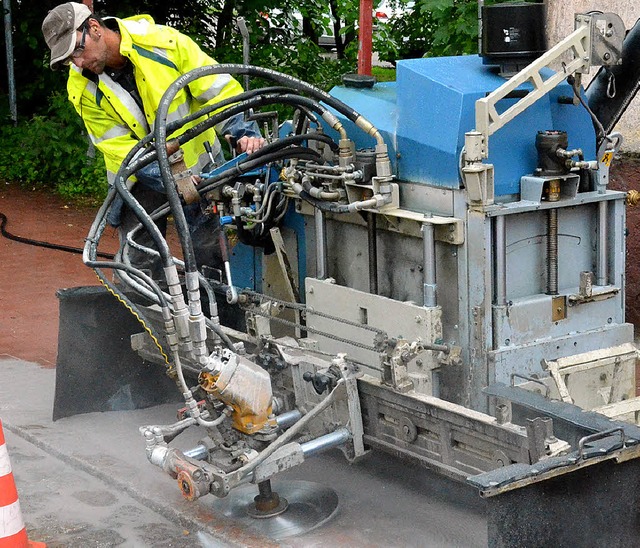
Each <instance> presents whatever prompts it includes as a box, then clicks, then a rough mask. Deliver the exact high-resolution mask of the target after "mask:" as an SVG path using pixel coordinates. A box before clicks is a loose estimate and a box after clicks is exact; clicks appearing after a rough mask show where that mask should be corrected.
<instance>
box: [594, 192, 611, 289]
mask: <svg viewBox="0 0 640 548" xmlns="http://www.w3.org/2000/svg"><path fill="white" fill-rule="evenodd" d="M607 203H608V202H606V201H605V200H603V201H601V202H599V203H598V248H597V251H596V253H597V262H596V284H597V285H607V283H608V282H609V272H608V268H607V254H608V253H607Z"/></svg>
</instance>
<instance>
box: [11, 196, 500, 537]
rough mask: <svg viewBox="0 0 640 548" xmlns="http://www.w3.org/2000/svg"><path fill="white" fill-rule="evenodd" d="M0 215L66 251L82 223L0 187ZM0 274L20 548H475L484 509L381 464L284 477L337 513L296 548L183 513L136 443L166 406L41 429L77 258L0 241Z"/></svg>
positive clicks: (443, 485) (77, 212) (325, 461)
mask: <svg viewBox="0 0 640 548" xmlns="http://www.w3.org/2000/svg"><path fill="white" fill-rule="evenodd" d="M0 212H2V213H4V214H6V215H7V216H8V220H9V222H8V226H7V229H8V230H9V231H10V232H13V233H15V234H17V235H19V236H23V237H29V238H34V239H37V240H46V241H52V242H57V243H62V244H64V245H68V246H77V247H81V246H82V244H83V239H84V237H85V235H86V232H87V229H88V227H89V225H90V223H91V221H92V220H93V216H94V209H92V208H79V207H77V206H73V207H70V205H69V204H66V203H65V202H64V201H62V200H60V199H57V198H55V197H52V196H49V195H47V194H43V193H38V192H25V191H22V190H19V189H17V188H15V187H13V186H10V185H4V184H3V186H2V187H0ZM105 239H106V246H105V248H104V249H101V250H103V251H113V250H115V247H116V245H117V236H116V235H115V233H111V234H107V237H106V238H105ZM0 261H1V262H0V309H2V311H3V313H2V314H1V315H0V419H1V420H2V421H3V422H4V432H5V436H6V438H7V448H8V451H9V456H10V459H11V461H12V466H13V472H14V475H15V478H16V484H17V487H18V491H19V495H20V503H21V506H22V511H23V517H24V520H25V522H26V523H27V527H28V531H29V534H30V537H31V538H32V539H33V540H41V541H45V542H47V543H48V544H49V546H53V547H63V546H64V547H66V546H69V547H80V548H85V547H91V546H94V547H110V546H133V547H147V546H149V547H151V546H153V547H156V546H167V547H168V546H173V547H181V546H185V547H186V546H190V547H191V546H199V545H200V546H207V547H208V546H256V547H258V546H259V547H263V546H271V545H282V546H292V547H303V546H304V547H307V546H318V547H319V546H349V547H359V546H368V547H378V546H380V547H382V546H384V547H394V546H398V547H400V546H403V547H404V546H469V547H473V546H485V545H486V542H487V532H486V520H485V517H484V504H483V502H482V501H481V500H480V499H479V497H478V495H477V494H476V492H475V491H474V490H472V489H470V488H468V487H467V486H465V485H460V484H456V483H452V482H450V481H448V480H445V479H443V478H441V477H439V476H437V475H435V474H431V473H429V472H428V471H425V470H423V469H421V468H417V467H414V466H411V465H407V464H404V463H402V462H398V461H396V460H394V459H392V458H391V457H389V456H386V455H384V454H380V453H373V454H370V455H368V456H367V457H366V458H365V459H363V461H362V462H359V463H356V464H353V465H349V464H348V463H347V462H346V461H345V460H344V458H343V457H342V455H341V453H339V452H335V453H328V454H325V455H323V456H321V457H318V458H316V459H312V460H310V461H309V462H307V463H305V464H304V465H302V466H300V467H298V468H296V469H295V470H293V471H291V472H290V473H289V474H286V475H284V476H283V481H298V482H299V481H303V480H304V481H310V482H315V483H318V484H321V485H325V486H330V487H331V488H333V489H334V490H335V491H336V492H337V494H338V497H339V500H340V506H339V510H338V512H337V514H336V515H335V516H334V517H333V518H332V519H331V520H330V521H329V522H328V523H326V524H324V525H323V526H322V527H320V528H318V529H316V530H315V531H313V532H310V533H307V534H305V535H302V536H298V537H294V538H287V539H285V540H280V541H278V542H276V541H274V540H272V539H270V538H268V537H265V536H264V535H262V534H260V533H259V532H258V531H256V529H255V526H253V527H252V526H251V525H249V526H248V525H246V524H245V523H242V522H239V521H234V520H230V519H228V518H225V517H224V515H223V514H224V506H221V504H222V505H224V504H225V502H224V501H222V502H220V501H218V499H215V498H213V497H205V498H203V499H200V500H199V501H197V502H195V503H188V502H187V501H185V500H183V498H182V496H181V495H180V493H179V491H178V489H177V486H176V485H175V482H174V481H173V480H172V479H171V478H170V477H169V476H167V475H165V474H164V473H162V472H161V471H160V470H159V469H156V468H155V467H153V466H152V465H151V464H149V463H148V461H147V460H146V457H145V453H144V445H143V442H142V438H141V437H140V435H139V433H138V427H139V426H140V425H143V424H149V423H154V424H157V423H168V422H173V419H174V416H175V406H173V405H163V406H159V407H152V408H148V409H144V410H136V411H119V412H108V413H91V414H85V415H78V416H75V417H70V418H66V419H61V420H58V421H56V422H53V421H52V420H51V413H52V405H53V403H52V402H53V394H54V386H55V374H56V372H55V370H54V369H53V367H55V363H56V355H57V334H58V300H57V298H56V296H55V294H56V291H57V290H58V289H60V288H65V287H74V286H81V285H96V283H97V282H96V278H95V276H94V275H93V273H92V272H91V271H90V270H89V269H88V268H86V267H85V266H84V265H83V264H82V262H81V259H80V256H79V255H73V254H69V253H63V252H60V251H53V250H50V249H44V248H38V247H32V246H28V245H25V244H21V243H17V242H13V241H10V240H7V239H6V238H2V237H0ZM96 382H99V381H98V380H96ZM178 440H180V438H178ZM196 441H197V438H194V439H185V440H182V442H181V443H182V444H184V448H185V449H186V448H188V447H192V446H193V445H194V444H195V443H196ZM274 485H275V486H276V487H277V485H278V484H277V483H276V482H274Z"/></svg>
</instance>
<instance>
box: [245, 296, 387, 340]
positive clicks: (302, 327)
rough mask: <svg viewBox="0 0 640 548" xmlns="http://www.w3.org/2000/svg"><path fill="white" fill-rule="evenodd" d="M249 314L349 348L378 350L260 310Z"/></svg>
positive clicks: (254, 310)
mask: <svg viewBox="0 0 640 548" xmlns="http://www.w3.org/2000/svg"><path fill="white" fill-rule="evenodd" d="M268 298H269V299H270V298H271V297H268ZM274 301H275V299H274ZM289 304H291V303H289ZM251 313H252V314H255V315H257V316H263V317H266V318H269V319H271V320H273V321H275V322H278V323H281V324H284V325H288V326H290V327H295V328H298V329H300V330H301V331H306V332H307V333H315V334H316V335H322V336H323V337H327V338H328V339H333V340H334V341H338V342H342V343H345V344H349V345H351V346H355V347H356V348H363V349H364V350H371V351H373V352H378V350H377V349H376V347H375V346H371V345H368V344H364V343H359V342H356V341H351V340H349V339H344V338H343V337H338V335H334V334H332V333H327V332H325V331H321V330H319V329H314V328H313V327H309V326H306V325H302V324H301V323H298V322H292V321H290V320H285V319H284V318H278V317H277V316H272V315H271V314H269V313H268V312H262V311H261V310H258V309H253V310H252V311H251ZM355 325H356V326H357V327H360V325H359V324H355ZM376 331H378V330H376ZM382 333H384V332H382Z"/></svg>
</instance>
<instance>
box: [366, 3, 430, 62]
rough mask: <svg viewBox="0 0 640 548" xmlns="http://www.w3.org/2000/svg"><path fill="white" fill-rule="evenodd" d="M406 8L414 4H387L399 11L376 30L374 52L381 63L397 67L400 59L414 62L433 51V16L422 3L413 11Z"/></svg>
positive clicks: (414, 7) (374, 33)
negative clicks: (396, 64)
mask: <svg viewBox="0 0 640 548" xmlns="http://www.w3.org/2000/svg"><path fill="white" fill-rule="evenodd" d="M407 4H411V3H410V2H409V0H395V1H393V2H388V3H387V5H389V6H391V7H394V8H396V10H397V15H393V16H392V17H390V18H389V20H388V21H386V22H384V23H379V24H378V25H377V26H376V28H375V29H374V32H373V48H374V50H375V51H377V52H378V55H379V57H380V60H381V61H386V62H388V63H393V64H395V62H396V61H398V60H400V59H415V58H416V57H422V56H424V54H425V53H427V52H429V51H431V49H432V47H433V38H432V35H433V28H434V21H433V15H432V13H431V12H430V11H429V10H427V9H426V8H425V7H424V6H423V5H422V4H421V3H418V4H416V5H414V6H413V8H410V7H408V6H407ZM401 8H403V9H401Z"/></svg>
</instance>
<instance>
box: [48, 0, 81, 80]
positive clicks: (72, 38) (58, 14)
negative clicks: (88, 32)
mask: <svg viewBox="0 0 640 548" xmlns="http://www.w3.org/2000/svg"><path fill="white" fill-rule="evenodd" d="M90 15H91V11H90V10H89V8H88V7H87V6H85V5H84V4H78V3H77V2H67V3H66V4H60V5H59V6H57V7H55V8H53V9H52V10H51V11H50V12H49V13H48V14H47V16H46V17H45V19H44V21H43V22H42V34H43V35H44V39H45V41H46V42H47V45H48V46H49V49H50V50H51V63H50V66H51V68H52V69H53V70H56V69H58V68H60V62H61V61H64V60H65V59H66V58H67V57H69V55H71V53H72V52H73V50H74V49H75V47H76V30H78V28H79V27H80V26H81V25H82V23H84V22H85V21H86V20H87V18H88V17H89V16H90Z"/></svg>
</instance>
